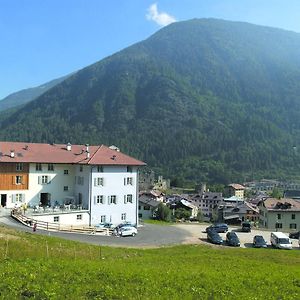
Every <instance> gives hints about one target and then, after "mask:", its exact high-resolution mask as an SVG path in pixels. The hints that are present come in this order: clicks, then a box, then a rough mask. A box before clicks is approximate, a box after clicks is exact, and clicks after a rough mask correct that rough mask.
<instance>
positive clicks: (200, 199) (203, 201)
mask: <svg viewBox="0 0 300 300" xmlns="http://www.w3.org/2000/svg"><path fill="white" fill-rule="evenodd" d="M191 199H192V200H193V201H194V202H195V203H197V204H198V207H199V209H201V211H202V213H203V217H204V218H205V219H207V220H210V219H211V218H212V216H213V214H214V211H215V208H216V207H217V206H218V205H219V204H220V203H221V202H222V201H223V196H222V193H216V192H209V191H208V192H206V191H202V192H200V193H198V194H195V195H193V196H191Z"/></svg>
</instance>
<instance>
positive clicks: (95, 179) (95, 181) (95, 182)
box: [94, 178, 97, 186]
mask: <svg viewBox="0 0 300 300" xmlns="http://www.w3.org/2000/svg"><path fill="white" fill-rule="evenodd" d="M94 186H97V178H94Z"/></svg>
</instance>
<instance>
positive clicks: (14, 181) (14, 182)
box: [12, 176, 17, 184]
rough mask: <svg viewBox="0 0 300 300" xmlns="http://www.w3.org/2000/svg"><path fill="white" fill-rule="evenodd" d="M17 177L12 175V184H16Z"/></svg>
mask: <svg viewBox="0 0 300 300" xmlns="http://www.w3.org/2000/svg"><path fill="white" fill-rule="evenodd" d="M16 180H17V179H16V177H15V176H12V184H16Z"/></svg>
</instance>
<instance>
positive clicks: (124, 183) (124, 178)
mask: <svg viewBox="0 0 300 300" xmlns="http://www.w3.org/2000/svg"><path fill="white" fill-rule="evenodd" d="M124 185H126V177H125V178H124Z"/></svg>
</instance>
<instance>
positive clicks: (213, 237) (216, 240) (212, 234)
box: [207, 229, 223, 245]
mask: <svg viewBox="0 0 300 300" xmlns="http://www.w3.org/2000/svg"><path fill="white" fill-rule="evenodd" d="M207 240H208V241H210V242H211V243H213V244H218V245H221V244H223V239H222V237H221V236H220V235H219V234H218V233H217V232H216V231H215V230H214V229H209V230H207Z"/></svg>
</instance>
